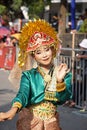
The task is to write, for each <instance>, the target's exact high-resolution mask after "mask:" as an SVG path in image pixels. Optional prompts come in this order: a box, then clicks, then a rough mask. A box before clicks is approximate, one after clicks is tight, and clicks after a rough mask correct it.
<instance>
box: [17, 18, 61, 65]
mask: <svg viewBox="0 0 87 130" xmlns="http://www.w3.org/2000/svg"><path fill="white" fill-rule="evenodd" d="M36 34H37V38H38V37H39V35H40V36H41V38H43V39H45V40H46V39H48V42H47V43H48V44H49V45H50V46H54V50H55V54H56V52H57V50H58V43H59V40H58V37H57V32H56V31H55V29H54V28H53V27H52V26H51V25H50V24H49V23H48V22H46V21H45V20H41V19H39V20H34V21H29V22H28V23H26V24H25V25H24V26H23V28H22V30H21V35H20V39H19V48H20V51H19V55H18V64H19V66H20V67H23V66H24V64H25V62H26V58H27V55H28V53H27V52H31V51H33V49H35V46H34V45H36V42H35V39H34V38H35V36H36ZM39 38H40V37H39ZM32 39H33V40H32ZM42 43H45V42H42ZM33 44H34V45H33ZM36 47H37V46H36Z"/></svg>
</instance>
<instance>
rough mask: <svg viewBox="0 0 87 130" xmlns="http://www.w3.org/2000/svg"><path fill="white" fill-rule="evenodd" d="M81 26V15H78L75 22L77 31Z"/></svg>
mask: <svg viewBox="0 0 87 130" xmlns="http://www.w3.org/2000/svg"><path fill="white" fill-rule="evenodd" d="M82 24H83V19H82V15H80V16H79V18H78V20H77V26H76V30H77V31H79V29H80V27H81V25H82Z"/></svg>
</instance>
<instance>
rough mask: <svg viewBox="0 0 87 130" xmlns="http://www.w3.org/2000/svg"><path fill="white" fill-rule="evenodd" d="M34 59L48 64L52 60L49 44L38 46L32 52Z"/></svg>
mask: <svg viewBox="0 0 87 130" xmlns="http://www.w3.org/2000/svg"><path fill="white" fill-rule="evenodd" d="M34 58H35V60H36V61H37V62H38V63H39V64H42V65H49V64H50V63H51V61H52V50H51V48H50V47H49V46H46V45H43V46H40V47H38V48H37V49H36V50H35V52H34Z"/></svg>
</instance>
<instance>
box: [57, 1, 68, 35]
mask: <svg viewBox="0 0 87 130" xmlns="http://www.w3.org/2000/svg"><path fill="white" fill-rule="evenodd" d="M67 3H68V2H67V0H61V2H60V14H59V28H58V31H59V35H61V34H64V33H65V32H66V14H67Z"/></svg>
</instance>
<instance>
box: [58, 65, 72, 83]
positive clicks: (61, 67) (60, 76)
mask: <svg viewBox="0 0 87 130" xmlns="http://www.w3.org/2000/svg"><path fill="white" fill-rule="evenodd" d="M69 71H70V69H68V67H67V65H66V64H65V63H62V64H60V65H59V66H58V68H57V73H56V77H57V82H62V81H63V79H64V77H65V75H66V74H67V73H68V72H69Z"/></svg>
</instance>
